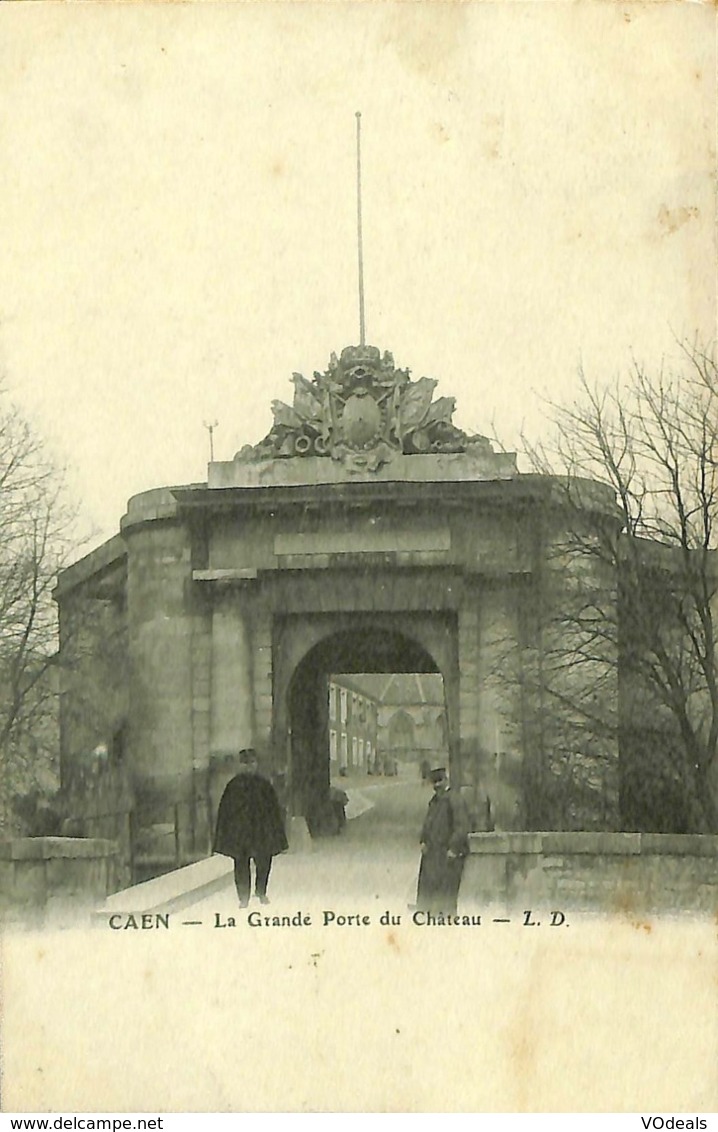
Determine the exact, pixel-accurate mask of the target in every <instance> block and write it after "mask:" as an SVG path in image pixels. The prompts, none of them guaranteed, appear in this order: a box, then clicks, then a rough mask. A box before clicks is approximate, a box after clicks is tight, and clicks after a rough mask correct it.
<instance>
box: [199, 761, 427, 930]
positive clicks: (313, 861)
mask: <svg viewBox="0 0 718 1132" xmlns="http://www.w3.org/2000/svg"><path fill="white" fill-rule="evenodd" d="M344 789H346V790H347V792H348V793H349V794H350V797H351V795H352V792H353V790H355V789H357V787H354V786H353V784H352V783H351V782H348V783H346V784H345V785H344ZM358 789H359V791H360V795H361V797H360V799H358V801H360V802H361V803H363V804H366V803H369V806H368V808H366V809H363V810H362V812H360V813H359V814H358V816H357V817H355V818H353V819H352V820H350V821H348V822H347V825H346V828H345V830H344V832H343V833H342V834H340V835H339V836H338V837H325V838H318V839H316V840H314V841H312V842H311V843H310V844H309V846H308V848H307V849H306V850H303V851H299V852H295V853H285V854H282V855H281V856H279V857H276V858H275V860H274V865H273V868H272V875H271V878H270V883H269V896H270V898H271V905H270V906H269V907H268V908H267V909H266V910H265V909H263V911H266V912H267V913H271V914H274V913H275V911H276V913H277V914H286V913H287V912H290V911H296V910H297V909H298V908H302V909H317V908H335V909H339V910H341V911H351V910H352V909H353V907H354V905H356V906H357V908H359V907H361V908H364V909H369V908H377V907H379V906H381V907H382V909H383V908H384V907H387V908H389V907H393V908H397V907H403V908H405V907H406V905H407V904H410V903H413V901H414V896H415V894H416V876H417V870H418V867H419V837H418V835H419V830H420V828H421V823H422V820H423V816H424V813H425V811H426V806H427V805H428V802H429V797H430V792H429V789H428V788H427V787H426V786H423V785H421V784H420V783H419V782H418V781H406V780H403V779H391V780H386V779H383V780H381V781H380V782H377V783H371V784H367V785H365V784H364V783H362V785H361V787H360V788H358ZM349 812H350V813H351V812H352V811H351V808H349ZM260 907H261V905H260V904H259V903H258V902H257V901H256V900H254V899H253V900H252V901H251V902H250V910H252V909H254V908H257V909H259V908H260ZM236 911H237V897H236V893H235V891H234V885H233V882H232V878H231V874H230V875H228V877H227V881H226V884H225V885H224V886H223V887H222V888H221V889H220V890H219V891H215V892H213V893H212V894H211V895H209V896H207V897H206V898H204V899H201V900H199V901H197V902H196V903H195V904H193V905H191V906H190V907H188V908H186V909H185V912H186V913H187V915H188V917H189V916H190V915H192V916H193V917H196V918H197V919H202V918H204V917H206V918H211V917H212V916H213V915H214V913H220V914H221V915H233V914H236Z"/></svg>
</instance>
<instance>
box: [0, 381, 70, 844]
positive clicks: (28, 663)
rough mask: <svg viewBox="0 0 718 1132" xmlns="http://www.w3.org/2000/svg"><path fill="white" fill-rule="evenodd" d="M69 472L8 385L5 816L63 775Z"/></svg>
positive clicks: (2, 661) (3, 424)
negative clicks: (62, 633) (61, 581)
mask: <svg viewBox="0 0 718 1132" xmlns="http://www.w3.org/2000/svg"><path fill="white" fill-rule="evenodd" d="M74 530H75V513H74V511H73V510H72V508H71V507H70V506H69V504H68V502H67V495H66V488H65V477H64V473H63V471H62V469H61V468H59V467H58V466H57V464H55V463H54V462H53V461H52V459H51V458H50V456H49V454H48V451H47V448H46V446H45V445H44V444H43V442H42V440H41V439H40V438H39V437H38V435H37V434H36V433H35V432H34V430H33V429H32V427H31V426H30V425H29V423H28V422H27V420H26V419H24V417H23V416H22V414H21V413H20V412H19V411H18V409H17V408H16V407H14V406H13V405H11V404H9V403H8V401H7V398H6V396H5V395H4V394H3V392H2V390H0V760H1V761H2V775H1V777H0V781H1V782H2V787H1V788H0V822H1V823H2V825H1V826H0V828H2V829H3V830H5V831H10V832H11V831H12V830H13V826H14V814H13V802H14V801H15V800H17V799H18V798H19V797H22V796H28V795H32V794H33V793H34V794H38V793H39V794H41V793H43V792H45V793H46V792H47V791H48V790H50V789H51V786H52V784H53V782H54V781H55V780H56V776H57V763H58V737H57V682H56V680H55V677H54V669H55V666H56V663H57V618H56V610H55V604H54V602H53V599H52V591H53V588H54V585H55V583H56V579H57V572H58V570H59V569H60V568H62V566H63V565H64V564H66V562H67V561H68V560H69V556H70V555H71V554H72V553H73V552H74V551H75V550H76V547H77V541H76V539H75V538H74Z"/></svg>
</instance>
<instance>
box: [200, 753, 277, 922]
mask: <svg viewBox="0 0 718 1132" xmlns="http://www.w3.org/2000/svg"><path fill="white" fill-rule="evenodd" d="M286 848H287V837H286V834H285V832H284V824H283V822H282V812H281V809H280V806H279V800H278V798H277V795H276V793H275V790H274V787H273V786H272V784H271V782H268V781H267V779H266V778H262V777H261V775H259V774H258V764H257V755H256V753H255V751H253V750H244V751H240V752H239V773H238V774H235V776H234V778H232V779H230V781H229V782H228V783H227V785H226V786H225V788H224V793H223V794H222V800H221V801H220V803H219V810H218V811H217V828H216V831H215V835H214V852H215V853H223V854H224V856H225V857H233V858H234V883H235V885H236V887H237V896H238V897H239V903H240V906H241V907H242V908H246V907H247V904H248V903H249V894H250V891H251V886H250V861H251V860H253V861H254V866H255V871H256V879H255V893H256V895H257V897H258V898H259V902H260V903H261V904H268V903H269V899H268V897H267V882H268V881H269V873H270V870H271V868H272V858H273V857H274V855H275V854H276V853H283V852H284V850H285V849H286Z"/></svg>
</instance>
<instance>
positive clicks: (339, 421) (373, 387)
mask: <svg viewBox="0 0 718 1132" xmlns="http://www.w3.org/2000/svg"><path fill="white" fill-rule="evenodd" d="M292 380H293V382H294V401H293V404H292V405H287V404H285V403H284V402H283V401H273V402H272V412H273V414H274V424H273V425H272V428H271V429H270V431H269V433H268V434H267V436H265V438H264V440H262V441H260V443H259V444H256V445H245V447H244V448H242V449H241V451H240V452H238V453H237V456H236V457H235V459H237V460H241V461H257V460H267V459H277V458H289V457H292V456H328V457H331V458H332V459H334V460H340V461H342V462H343V463H344V464H345V465H346V466H347V467H348V468H349V469H350V470H357V471H374V470H375V469H376V468H379V467H381V465H382V464H386V463H387V462H388V461H389V460H391V459H392V458H393V457H394V456H396V455H400V454H404V455H411V454H421V453H430V452H465V451H466V450H467V448H468V447H471V448H478V449H479V450H482V451H485V452H491V451H492V449H491V445H490V443H489V441H488V440H487V439H486V438H485V437H481V436H467V434H466V433H465V432H463V431H462V430H461V429H459V428H457V427H456V426H455V425H454V424H453V423H452V420H451V418H452V416H453V413H454V408H455V401H454V398H453V397H439V398H438V399H437V400H436V401H434V400H433V397H434V390H435V388H436V385H437V382H436V381H435V380H434V379H433V378H429V377H421V378H419V380H418V381H412V380H411V379H410V377H409V370H408V369H397V368H396V367H395V365H394V359H393V357H392V355H391V354H390V353H389V352H388V351H385V352H384V354H383V355H382V354H380V352H379V350H378V349H377V348H376V346H347V347H346V348H345V349H344V350H342V352H341V356H340V357H339V358H337V356H336V354H332V356H331V358H330V360H329V367H328V369H327V370H325V372H324V373H318V372H316V371H315V373H314V378H313V380H312V381H308V380H307V379H306V378H305V377H303V376H302V375H301V374H300V373H295V374H294V375H293V377H292Z"/></svg>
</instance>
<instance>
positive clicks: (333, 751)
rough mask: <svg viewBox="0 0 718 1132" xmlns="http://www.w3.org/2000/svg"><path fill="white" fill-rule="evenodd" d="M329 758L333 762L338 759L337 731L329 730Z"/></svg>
mask: <svg viewBox="0 0 718 1132" xmlns="http://www.w3.org/2000/svg"><path fill="white" fill-rule="evenodd" d="M329 758H330V759H331V760H332V762H334V763H335V762H336V761H337V733H336V731H330V732H329Z"/></svg>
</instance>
